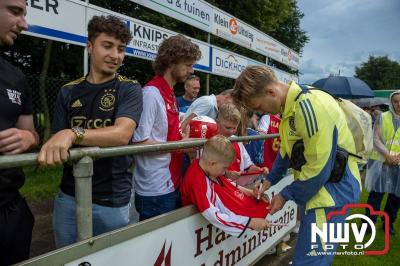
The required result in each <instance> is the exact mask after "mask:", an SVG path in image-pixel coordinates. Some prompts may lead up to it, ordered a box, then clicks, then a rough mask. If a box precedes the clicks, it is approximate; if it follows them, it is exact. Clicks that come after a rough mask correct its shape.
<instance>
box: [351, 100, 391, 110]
mask: <svg viewBox="0 0 400 266" xmlns="http://www.w3.org/2000/svg"><path fill="white" fill-rule="evenodd" d="M352 101H353V102H354V103H355V104H357V105H358V106H359V107H361V108H364V107H373V106H378V105H389V98H384V97H375V98H362V99H353V100H352Z"/></svg>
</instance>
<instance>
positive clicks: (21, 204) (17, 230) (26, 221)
mask: <svg viewBox="0 0 400 266" xmlns="http://www.w3.org/2000/svg"><path fill="white" fill-rule="evenodd" d="M33 224H34V217H33V215H32V212H31V210H30V209H29V206H28V204H27V203H26V201H25V199H23V198H22V197H21V196H17V197H16V198H15V199H14V200H12V201H11V202H10V203H8V204H6V205H4V206H1V207H0V239H1V241H0V251H1V252H0V265H1V266H3V265H11V264H15V263H17V262H20V261H23V260H26V259H29V250H30V245H31V240H32V229H33Z"/></svg>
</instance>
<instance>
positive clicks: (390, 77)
mask: <svg viewBox="0 0 400 266" xmlns="http://www.w3.org/2000/svg"><path fill="white" fill-rule="evenodd" d="M355 72H356V75H355V77H357V78H359V79H361V80H363V81H365V82H366V83H367V84H368V85H369V86H370V87H371V89H374V90H385V89H386V90H399V89H400V64H399V62H396V61H393V60H391V59H389V58H388V56H377V57H374V56H370V57H369V58H368V61H367V62H364V63H362V64H361V66H359V67H356V71H355Z"/></svg>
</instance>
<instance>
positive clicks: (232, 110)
mask: <svg viewBox="0 0 400 266" xmlns="http://www.w3.org/2000/svg"><path fill="white" fill-rule="evenodd" d="M241 117H242V116H241V114H240V111H239V110H238V108H236V106H235V105H234V104H233V103H224V104H223V105H221V106H220V107H219V108H218V117H217V120H219V119H223V120H225V121H229V122H233V123H238V124H239V122H240V120H241Z"/></svg>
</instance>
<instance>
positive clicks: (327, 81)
mask: <svg viewBox="0 0 400 266" xmlns="http://www.w3.org/2000/svg"><path fill="white" fill-rule="evenodd" d="M312 85H313V86H314V87H316V88H319V89H322V90H324V91H327V92H329V93H330V94H333V95H335V96H337V97H341V98H344V99H357V98H372V97H374V92H373V91H372V90H371V88H370V87H369V86H368V85H367V84H366V83H365V82H364V81H362V80H361V79H358V78H355V77H343V76H331V77H327V78H323V79H320V80H318V81H316V82H314V83H313V84H312Z"/></svg>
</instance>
